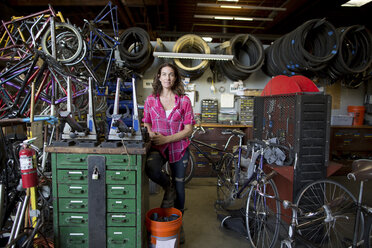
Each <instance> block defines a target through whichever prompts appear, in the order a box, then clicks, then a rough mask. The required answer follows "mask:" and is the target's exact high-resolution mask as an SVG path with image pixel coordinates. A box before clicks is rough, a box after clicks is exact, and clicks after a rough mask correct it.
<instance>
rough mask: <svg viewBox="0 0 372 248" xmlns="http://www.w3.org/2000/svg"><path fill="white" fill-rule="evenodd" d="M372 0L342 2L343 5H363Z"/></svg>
mask: <svg viewBox="0 0 372 248" xmlns="http://www.w3.org/2000/svg"><path fill="white" fill-rule="evenodd" d="M371 1H372V0H350V1H348V2H346V3H344V4H341V6H342V7H361V6H363V5H365V4H367V3H369V2H371Z"/></svg>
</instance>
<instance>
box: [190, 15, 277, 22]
mask: <svg viewBox="0 0 372 248" xmlns="http://www.w3.org/2000/svg"><path fill="white" fill-rule="evenodd" d="M194 18H203V19H216V20H235V21H270V22H271V21H273V20H274V19H273V18H264V17H244V16H212V15H194Z"/></svg>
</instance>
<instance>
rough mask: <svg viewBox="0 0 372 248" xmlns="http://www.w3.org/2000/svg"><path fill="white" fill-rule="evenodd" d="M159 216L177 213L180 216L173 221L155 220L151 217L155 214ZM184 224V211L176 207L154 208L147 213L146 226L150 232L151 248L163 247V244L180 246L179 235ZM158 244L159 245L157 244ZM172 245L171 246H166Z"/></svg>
mask: <svg viewBox="0 0 372 248" xmlns="http://www.w3.org/2000/svg"><path fill="white" fill-rule="evenodd" d="M155 213H156V214H157V215H158V218H164V217H170V216H171V215H173V214H175V215H178V216H179V217H178V218H177V219H175V220H172V221H166V222H161V221H155V220H152V219H151V216H152V215H153V214H155ZM181 226H182V212H181V211H180V210H178V209H176V208H154V209H151V210H150V211H148V212H147V213H146V228H147V231H148V233H149V246H148V247H150V248H154V247H161V244H164V245H170V244H172V245H173V244H174V247H179V236H180V231H181ZM156 244H158V245H156ZM166 247H170V246H166Z"/></svg>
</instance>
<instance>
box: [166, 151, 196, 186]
mask: <svg viewBox="0 0 372 248" xmlns="http://www.w3.org/2000/svg"><path fill="white" fill-rule="evenodd" d="M189 154H190V155H189V163H188V164H187V167H186V172H185V181H184V182H185V184H186V183H188V182H190V181H191V179H192V177H193V176H194V168H195V167H194V166H195V159H194V155H193V154H192V153H191V152H190V153H189ZM164 170H165V172H166V173H167V174H168V175H171V173H172V172H171V169H170V167H169V163H168V162H166V163H165V164H164Z"/></svg>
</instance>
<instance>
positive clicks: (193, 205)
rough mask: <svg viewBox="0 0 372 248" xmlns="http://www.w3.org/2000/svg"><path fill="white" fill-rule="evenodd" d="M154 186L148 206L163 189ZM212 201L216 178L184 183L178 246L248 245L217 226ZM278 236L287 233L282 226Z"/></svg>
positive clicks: (353, 185)
mask: <svg viewBox="0 0 372 248" xmlns="http://www.w3.org/2000/svg"><path fill="white" fill-rule="evenodd" d="M331 179H333V180H336V181H338V182H340V183H341V184H343V185H345V186H346V187H347V188H348V189H349V190H350V191H351V192H352V193H353V194H354V195H355V196H356V197H357V194H358V190H359V184H358V183H354V182H350V181H348V180H347V179H346V177H345V176H338V177H331ZM371 184H372V182H368V183H367V184H365V187H364V189H365V191H364V201H365V202H367V203H369V204H371V203H372V202H371V200H372V194H370V188H371ZM154 185H155V184H153V186H154ZM157 188H158V190H157V191H158V193H155V194H151V195H150V209H152V208H157V207H159V206H160V203H161V200H162V197H163V190H161V189H159V187H157ZM150 191H154V188H152V189H151V188H150ZM215 200H216V178H214V177H204V178H200V177H199V178H198V177H194V178H193V179H192V180H191V181H190V182H189V183H188V184H187V185H186V206H185V208H186V210H185V214H184V230H185V235H186V242H185V244H183V245H181V248H200V247H207V248H208V247H224V248H229V247H234V248H236V247H250V245H249V242H248V240H246V238H245V237H243V236H241V235H239V234H238V233H236V232H233V231H231V230H227V229H226V228H222V227H220V221H219V220H218V219H217V213H216V212H215V209H214V202H215ZM281 235H284V236H285V235H286V230H285V229H284V227H283V226H282V229H281ZM284 236H283V237H284ZM278 243H279V242H278ZM278 247H279V244H278Z"/></svg>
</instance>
